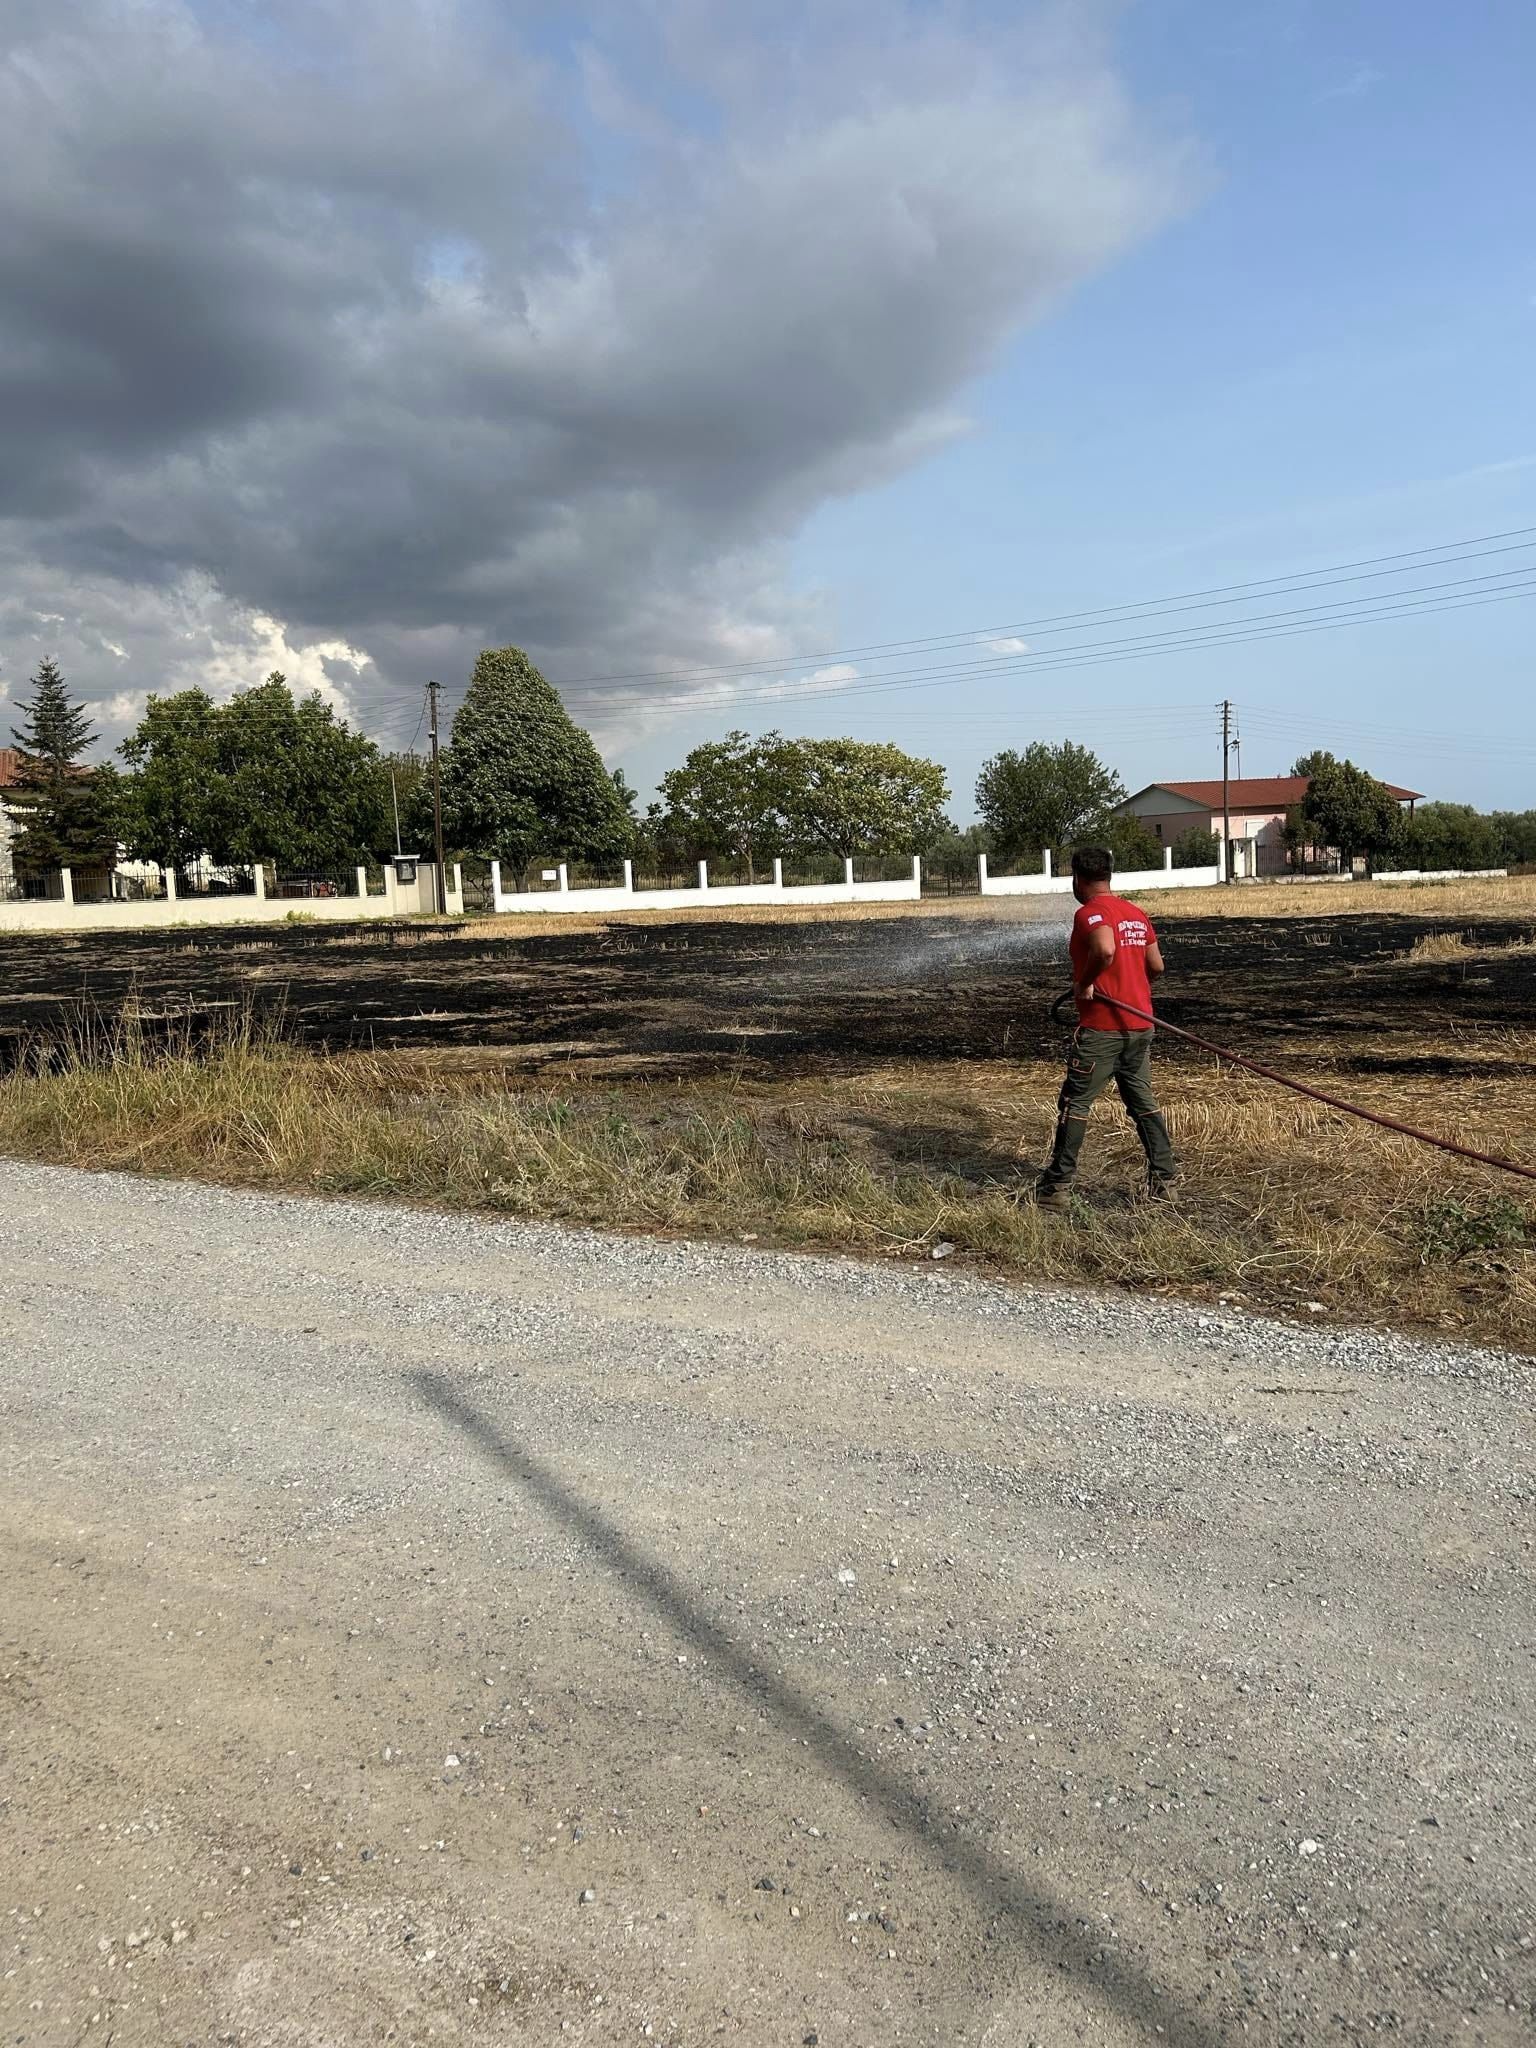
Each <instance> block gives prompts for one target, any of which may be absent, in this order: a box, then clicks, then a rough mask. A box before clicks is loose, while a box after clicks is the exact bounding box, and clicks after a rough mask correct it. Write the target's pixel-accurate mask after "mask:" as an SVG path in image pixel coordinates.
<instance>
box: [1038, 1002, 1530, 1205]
mask: <svg viewBox="0 0 1536 2048" xmlns="http://www.w3.org/2000/svg"><path fill="white" fill-rule="evenodd" d="M1095 993H1096V994H1097V996H1098V1000H1099V1001H1100V1002H1103V1003H1109V1004H1110V1005H1112V1007H1113V1008H1115V1009H1117V1010H1123V1011H1124V1012H1125V1013H1126V1015H1127V1016H1130V1017H1139V1018H1140V1019H1141V1021H1142V1023H1144V1024H1152V1025H1155V1026H1156V1028H1157V1029H1158V1030H1159V1031H1171V1032H1172V1033H1173V1035H1174V1037H1175V1038H1184V1039H1187V1040H1188V1041H1189V1043H1190V1044H1191V1045H1198V1046H1199V1047H1200V1050H1201V1051H1202V1052H1208V1053H1213V1054H1214V1055H1215V1057H1216V1058H1217V1059H1219V1060H1227V1061H1229V1062H1230V1064H1231V1065H1232V1066H1234V1067H1245V1068H1246V1069H1247V1071H1248V1072H1249V1073H1250V1074H1257V1075H1259V1076H1260V1078H1261V1079H1263V1080H1265V1081H1274V1082H1276V1083H1278V1085H1279V1086H1280V1087H1282V1088H1289V1089H1290V1090H1291V1091H1292V1093H1293V1094H1296V1095H1306V1096H1310V1097H1311V1099H1312V1101H1314V1102H1321V1103H1323V1104H1324V1105H1325V1106H1326V1107H1327V1108H1329V1109H1336V1110H1338V1111H1340V1112H1341V1113H1342V1114H1343V1115H1344V1116H1357V1117H1359V1118H1360V1120H1361V1121H1362V1123H1368V1124H1379V1125H1380V1127H1381V1128H1382V1130H1384V1131H1395V1132H1396V1133H1397V1135H1398V1136H1399V1137H1400V1138H1416V1139H1417V1140H1418V1142H1419V1143H1420V1144H1421V1145H1434V1146H1436V1147H1437V1148H1438V1149H1439V1150H1440V1151H1441V1152H1454V1153H1455V1155H1456V1157H1457V1158H1458V1159H1473V1160H1476V1162H1477V1163H1478V1165H1479V1166H1495V1167H1497V1168H1498V1169H1499V1171H1500V1172H1501V1173H1518V1174H1519V1175H1520V1177H1521V1178H1522V1179H1523V1180H1536V1166H1522V1165H1521V1164H1520V1162H1519V1161H1518V1160H1517V1159H1501V1158H1499V1156H1498V1155H1497V1154H1496V1153H1493V1152H1479V1151H1477V1150H1476V1149H1475V1147H1473V1146H1471V1145H1458V1144H1457V1143H1456V1142H1455V1140H1454V1139H1453V1138H1437V1137H1436V1136H1435V1134H1434V1132H1433V1131H1420V1130H1416V1129H1415V1128H1414V1126H1413V1125H1412V1124H1403V1123H1399V1122H1398V1121H1397V1119H1396V1118H1395V1117H1390V1116H1381V1115H1380V1114H1378V1112H1377V1111H1376V1110H1374V1109H1362V1108H1361V1107H1360V1106H1359V1104H1358V1103H1355V1102H1345V1101H1344V1100H1343V1099H1342V1097H1340V1096H1337V1095H1328V1094H1326V1093H1325V1092H1324V1091H1323V1090H1322V1089H1321V1088H1313V1087H1310V1086H1309V1085H1308V1083H1307V1082H1305V1081H1296V1080H1293V1079H1292V1078H1291V1076H1290V1075H1289V1074H1281V1073H1278V1072H1277V1071H1276V1070H1275V1068H1273V1067H1266V1066H1263V1065H1261V1064H1260V1062H1259V1061H1258V1060H1250V1059H1246V1058H1245V1057H1244V1056H1243V1054H1242V1053H1240V1052H1229V1051H1228V1050H1227V1048H1226V1047H1225V1046H1224V1045H1214V1044H1212V1042H1211V1040H1210V1039H1208V1038H1202V1037H1201V1036H1200V1035H1199V1033H1198V1032H1195V1031H1186V1030H1185V1029H1184V1027H1183V1025H1182V1024H1170V1023H1169V1022H1168V1021H1167V1020H1166V1018H1162V1017H1154V1016H1153V1015H1152V1013H1151V1011H1150V1010H1138V1009H1137V1007H1136V1005H1135V1004H1134V1003H1125V1002H1121V1001H1120V1000H1119V999H1118V998H1117V997H1115V996H1107V995H1105V994H1103V992H1102V991H1095ZM1072 999H1073V998H1072V991H1071V990H1070V989H1067V990H1065V991H1064V993H1063V994H1061V995H1059V996H1058V997H1057V998H1056V1000H1055V1002H1054V1003H1052V1005H1051V1017H1052V1020H1053V1021H1054V1022H1055V1023H1057V1024H1064V1023H1065V1022H1066V1021H1067V1020H1066V1016H1065V1014H1064V1012H1065V1007H1066V1005H1067V1004H1068V1003H1070V1002H1071V1001H1072Z"/></svg>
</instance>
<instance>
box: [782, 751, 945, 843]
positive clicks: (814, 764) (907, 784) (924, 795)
mask: <svg viewBox="0 0 1536 2048" xmlns="http://www.w3.org/2000/svg"><path fill="white" fill-rule="evenodd" d="M774 772H775V777H776V781H777V785H778V801H779V808H780V812H781V814H782V817H783V829H784V838H785V843H786V844H787V845H788V846H789V847H791V848H795V849H798V850H803V851H810V850H811V849H812V848H816V849H819V850H822V851H824V852H827V853H835V854H839V855H841V856H842V858H843V859H844V860H848V859H851V858H852V857H853V856H854V855H855V854H860V853H919V854H920V853H926V852H927V851H928V850H929V848H930V847H931V846H933V845H934V844H935V842H936V841H937V840H938V839H939V837H940V835H941V834H942V833H944V832H945V831H947V830H948V828H949V820H948V818H947V817H946V816H945V814H944V807H945V805H946V804H947V803H948V802H949V781H948V778H947V777H946V775H945V773H944V770H943V768H942V767H941V766H940V764H939V763H938V762H937V761H928V760H925V759H924V758H923V757H922V756H921V755H920V754H908V753H905V752H904V751H903V750H902V749H901V748H900V747H896V746H892V745H891V744H890V743H889V742H888V741H871V740H850V739H838V740H783V741H780V742H779V744H778V746H777V747H776V748H775V750H774Z"/></svg>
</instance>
